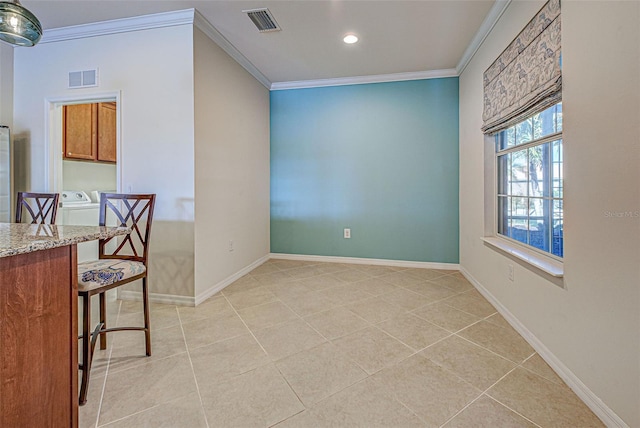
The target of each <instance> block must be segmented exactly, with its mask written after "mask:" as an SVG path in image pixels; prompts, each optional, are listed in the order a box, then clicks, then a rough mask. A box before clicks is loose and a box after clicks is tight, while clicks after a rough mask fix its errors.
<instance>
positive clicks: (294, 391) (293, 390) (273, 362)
mask: <svg viewBox="0 0 640 428" xmlns="http://www.w3.org/2000/svg"><path fill="white" fill-rule="evenodd" d="M221 295H222V296H223V297H224V299H225V300H226V302H227V304H228V305H229V306H230V307H231V309H233V311H234V312H235V314H236V316H237V317H238V318H240V321H242V324H244V326H245V327H246V329H247V330H249V333H250V334H251V337H253V340H255V341H256V343H257V344H258V345H259V346H260V349H262V352H264V354H265V355H266V356H267V358H269V361H270V364H273V367H274V368H275V369H276V370H277V371H278V374H279V375H280V377H281V378H282V380H284V381H285V383H286V384H287V386H288V387H289V389H290V390H291V392H293V394H294V395H295V396H296V398H297V399H298V401H299V402H300V404H302V407H304V410H301V411H300V412H298V413H296V414H295V415H297V414H299V413H302V412H304V411H305V410H307V406H306V405H305V404H304V401H302V399H301V398H300V396H299V395H298V393H297V392H296V390H295V389H293V387H292V386H291V384H290V383H289V381H288V380H287V378H286V376H285V375H284V374H282V372H281V371H280V369H279V368H278V366H277V364H276V363H275V361H273V360H272V359H271V356H270V355H269V353H268V352H267V350H266V349H264V346H262V343H260V341H259V340H258V338H257V337H256V336H255V334H254V333H253V331H252V330H251V329H250V328H249V326H248V325H247V323H246V322H245V321H244V319H243V318H242V317H241V316H240V314H239V313H238V311H237V310H236V308H235V307H234V306H233V305H232V304H231V302H230V301H229V299H227V296H225V295H224V294H222V293H221ZM276 298H277V299H278V301H279V302H281V303H282V304H283V305H285V306H286V307H287V309H289V310H290V311H291V312H293V313H294V314H295V315H296V316H297V317H298V318H299V319H301V320H302V321H303V322H306V321H304V320H303V319H302V317H300V316H299V315H298V314H297V313H296V312H295V311H294V310H292V309H291V308H289V306H287V304H286V303H284V302H282V301H281V300H280V299H279V298H278V296H276ZM256 306H260V305H256ZM282 324H286V322H285V323H280V324H275V325H274V326H278V325H282ZM274 326H271V327H274ZM266 328H269V327H266ZM301 352H302V351H301ZM259 367H262V366H259ZM256 368H257V367H256ZM253 370H255V369H253ZM295 415H291V416H289V417H288V418H285V419H283V420H286V419H289V418H290V417H293V416H295ZM280 422H282V421H278V422H276V423H275V424H273V425H277V424H279V423H280Z"/></svg>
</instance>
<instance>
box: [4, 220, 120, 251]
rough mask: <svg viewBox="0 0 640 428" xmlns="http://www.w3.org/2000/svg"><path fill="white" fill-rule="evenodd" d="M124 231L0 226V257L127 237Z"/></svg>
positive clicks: (98, 227) (13, 225)
mask: <svg viewBox="0 0 640 428" xmlns="http://www.w3.org/2000/svg"><path fill="white" fill-rule="evenodd" d="M130 232H131V230H130V229H129V228H127V227H105V226H58V225H50V224H24V223H0V257H10V256H16V255H18V254H26V253H31V252H34V251H38V250H47V249H49V248H56V247H64V246H65V245H71V244H77V243H78V242H85V241H93V240H96V239H106V238H110V237H112V236H118V235H127V234H128V233H130Z"/></svg>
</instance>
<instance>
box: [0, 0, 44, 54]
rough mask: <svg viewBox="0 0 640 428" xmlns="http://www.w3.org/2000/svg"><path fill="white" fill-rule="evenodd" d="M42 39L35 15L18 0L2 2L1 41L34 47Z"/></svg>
mask: <svg viewBox="0 0 640 428" xmlns="http://www.w3.org/2000/svg"><path fill="white" fill-rule="evenodd" d="M41 37H42V26H41V25H40V21H38V18H36V17H35V15H34V14H33V13H31V12H29V11H28V10H27V9H25V8H24V7H23V6H22V5H21V4H20V2H19V1H18V0H10V1H0V40H3V41H5V42H7V43H11V44H12V45H17V46H34V45H35V44H36V43H38V42H39V41H40V38H41Z"/></svg>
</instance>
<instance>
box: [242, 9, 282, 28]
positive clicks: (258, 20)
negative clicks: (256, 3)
mask: <svg viewBox="0 0 640 428" xmlns="http://www.w3.org/2000/svg"><path fill="white" fill-rule="evenodd" d="M243 12H244V13H246V14H247V16H248V17H249V18H250V19H251V21H253V23H254V24H255V26H256V27H257V28H258V31H260V32H261V33H269V32H271V31H280V30H282V28H280V26H279V25H278V23H277V22H276V19H275V18H274V17H273V15H272V14H271V11H269V9H267V8H266V7H265V8H262V9H251V10H243Z"/></svg>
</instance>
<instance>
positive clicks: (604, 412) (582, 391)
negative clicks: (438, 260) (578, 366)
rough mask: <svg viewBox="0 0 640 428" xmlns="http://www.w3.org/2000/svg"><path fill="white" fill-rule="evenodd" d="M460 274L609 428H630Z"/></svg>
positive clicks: (481, 289)
mask: <svg viewBox="0 0 640 428" xmlns="http://www.w3.org/2000/svg"><path fill="white" fill-rule="evenodd" d="M460 272H461V273H462V275H464V277H465V278H467V279H468V280H469V282H470V283H471V284H473V286H474V287H475V288H476V289H477V290H478V291H479V292H480V294H482V295H483V296H484V297H485V298H486V299H487V300H488V301H489V303H491V304H492V305H493V307H494V308H496V309H497V310H498V312H499V313H500V315H502V316H503V318H504V319H505V320H506V321H507V322H508V323H509V324H510V325H511V327H513V328H514V329H515V330H516V331H517V332H518V333H519V334H520V335H521V336H522V337H523V338H524V339H525V340H526V341H527V342H528V343H529V345H531V347H532V348H533V349H534V350H535V351H536V352H537V353H538V355H540V356H541V357H542V359H543V360H545V361H546V363H547V364H549V366H550V367H551V368H552V369H553V370H554V371H555V372H556V373H557V374H558V376H560V378H561V379H562V380H563V381H564V382H565V383H566V384H567V385H568V386H569V388H571V389H572V390H573V392H575V393H576V395H577V396H578V397H580V399H581V400H582V401H584V403H585V404H586V405H587V406H588V407H589V408H590V409H591V411H593V413H595V414H596V416H598V417H599V418H600V420H602V422H604V423H605V425H606V426H608V427H617V428H629V426H628V425H627V424H626V423H625V422H624V421H623V420H622V418H620V416H618V415H617V414H616V413H615V412H614V411H613V410H611V408H610V407H609V406H607V405H606V404H605V403H604V402H603V401H602V400H601V399H600V398H599V397H598V396H597V395H596V394H594V392H593V391H591V390H590V389H589V388H588V387H587V386H586V385H585V384H584V383H583V382H582V381H581V380H580V378H578V377H577V376H576V375H575V374H574V373H573V372H572V371H571V370H570V369H569V368H568V367H567V366H565V365H564V363H563V362H562V361H560V359H559V358H558V357H556V356H555V355H554V354H553V353H552V352H551V351H550V350H549V348H547V347H546V346H545V344H544V343H542V341H541V340H540V339H538V338H537V337H536V336H535V335H534V334H533V333H532V332H531V331H530V330H529V329H528V328H527V327H526V326H525V325H524V324H522V323H521V322H520V320H518V319H517V318H516V317H515V316H514V315H513V314H512V313H511V312H510V311H509V310H508V309H507V308H506V307H505V306H504V305H503V304H502V303H500V301H499V300H498V299H496V298H495V297H494V296H493V294H491V293H490V292H489V290H487V289H486V288H485V287H484V286H483V285H482V284H480V282H478V280H477V279H475V278H474V277H473V275H471V274H470V273H469V271H467V270H466V269H465V268H464V267H461V268H460Z"/></svg>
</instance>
